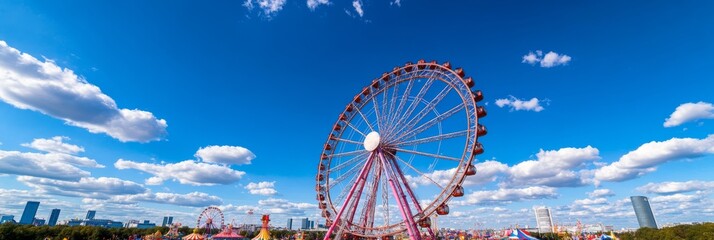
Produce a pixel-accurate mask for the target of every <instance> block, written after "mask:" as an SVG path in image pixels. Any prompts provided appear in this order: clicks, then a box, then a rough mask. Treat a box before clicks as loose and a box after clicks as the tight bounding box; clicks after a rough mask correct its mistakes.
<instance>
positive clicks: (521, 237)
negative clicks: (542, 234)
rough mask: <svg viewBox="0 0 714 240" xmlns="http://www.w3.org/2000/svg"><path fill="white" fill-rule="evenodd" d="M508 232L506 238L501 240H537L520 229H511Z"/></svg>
mask: <svg viewBox="0 0 714 240" xmlns="http://www.w3.org/2000/svg"><path fill="white" fill-rule="evenodd" d="M510 232H511V233H509V234H508V236H507V237H505V238H502V239H501V240H538V239H537V238H534V237H533V236H531V235H529V234H528V233H526V232H524V231H522V230H520V229H513V230H511V231H510Z"/></svg>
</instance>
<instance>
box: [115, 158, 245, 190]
mask: <svg viewBox="0 0 714 240" xmlns="http://www.w3.org/2000/svg"><path fill="white" fill-rule="evenodd" d="M114 167H116V168H117V169H119V170H123V169H136V170H139V171H142V172H146V173H149V174H151V175H154V176H153V177H151V178H149V179H147V180H146V184H149V185H159V184H161V183H163V181H166V180H170V179H173V180H177V181H179V182H180V183H182V184H190V185H197V186H200V185H216V184H231V183H234V182H236V181H238V180H240V178H241V177H242V176H243V175H244V174H245V172H241V171H236V170H233V169H231V168H229V167H227V166H221V165H214V164H208V163H202V162H195V161H193V160H186V161H183V162H178V163H168V164H153V163H140V162H134V161H130V160H124V159H119V160H117V161H116V162H115V163H114Z"/></svg>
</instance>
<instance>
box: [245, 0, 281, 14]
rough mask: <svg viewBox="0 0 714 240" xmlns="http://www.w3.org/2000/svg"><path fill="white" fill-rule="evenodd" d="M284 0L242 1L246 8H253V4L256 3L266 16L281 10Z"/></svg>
mask: <svg viewBox="0 0 714 240" xmlns="http://www.w3.org/2000/svg"><path fill="white" fill-rule="evenodd" d="M285 1H286V0H246V1H245V2H243V6H245V7H246V8H248V9H253V6H254V5H253V4H257V5H258V7H259V8H260V9H261V10H263V13H264V14H265V15H266V16H271V15H274V14H276V13H277V12H279V11H280V10H283V6H285Z"/></svg>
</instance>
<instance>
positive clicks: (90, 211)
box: [85, 210, 97, 220]
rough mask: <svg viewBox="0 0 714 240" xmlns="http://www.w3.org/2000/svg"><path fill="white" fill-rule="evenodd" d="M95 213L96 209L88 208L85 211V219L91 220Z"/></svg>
mask: <svg viewBox="0 0 714 240" xmlns="http://www.w3.org/2000/svg"><path fill="white" fill-rule="evenodd" d="M95 214H97V211H95V210H89V211H87V217H86V218H85V219H89V220H92V219H94V215H95Z"/></svg>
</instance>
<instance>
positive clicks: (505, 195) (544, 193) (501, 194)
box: [457, 186, 558, 205]
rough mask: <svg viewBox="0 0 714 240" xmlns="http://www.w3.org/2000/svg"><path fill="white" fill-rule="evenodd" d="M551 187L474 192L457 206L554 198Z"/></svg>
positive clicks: (554, 192)
mask: <svg viewBox="0 0 714 240" xmlns="http://www.w3.org/2000/svg"><path fill="white" fill-rule="evenodd" d="M555 190H556V189H555V188H552V187H541V186H534V187H526V188H501V189H498V190H489V191H475V192H473V193H470V194H467V195H466V196H465V197H466V200H464V201H463V202H457V205H476V204H494V203H509V202H516V201H523V200H528V199H547V198H555V197H557V196H558V194H557V193H556V191H555Z"/></svg>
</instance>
